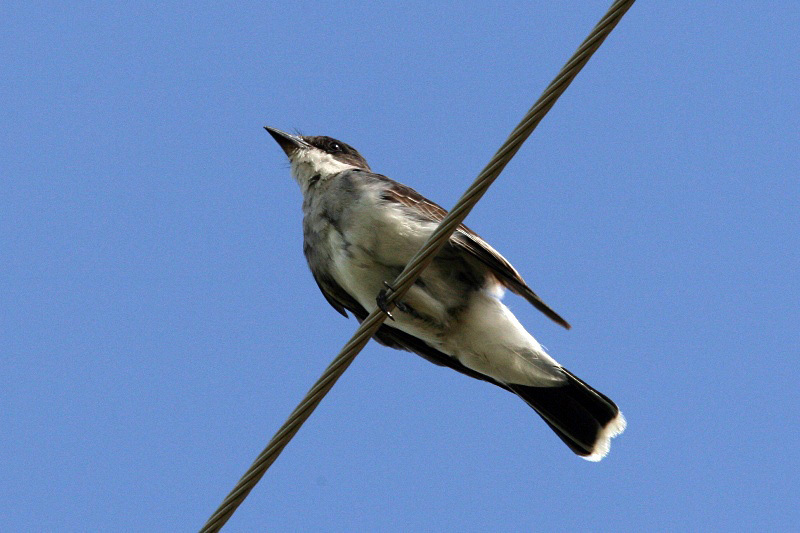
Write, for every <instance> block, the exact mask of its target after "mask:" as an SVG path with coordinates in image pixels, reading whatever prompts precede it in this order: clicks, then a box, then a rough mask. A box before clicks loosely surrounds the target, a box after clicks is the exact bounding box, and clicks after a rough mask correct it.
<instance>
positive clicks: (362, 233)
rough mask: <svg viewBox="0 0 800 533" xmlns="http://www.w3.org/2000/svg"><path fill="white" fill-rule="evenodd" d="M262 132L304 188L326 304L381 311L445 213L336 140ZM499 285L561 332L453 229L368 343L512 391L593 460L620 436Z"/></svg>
mask: <svg viewBox="0 0 800 533" xmlns="http://www.w3.org/2000/svg"><path fill="white" fill-rule="evenodd" d="M266 130H267V131H268V132H269V133H270V134H271V135H272V137H273V138H274V139H275V140H276V141H277V142H278V144H279V145H280V147H281V148H282V149H283V151H284V152H285V153H286V155H287V156H288V157H289V161H290V162H291V172H292V177H293V178H294V179H295V180H296V181H297V183H298V184H299V185H300V189H301V190H302V192H303V214H304V216H303V251H304V253H305V256H306V259H307V260H308V265H309V267H310V268H311V272H312V274H313V275H314V279H315V280H316V282H317V284H318V285H319V288H320V290H321V291H322V294H323V295H324V296H325V299H326V300H328V303H330V304H331V305H332V306H333V308H334V309H336V310H337V311H338V312H339V313H341V314H342V315H344V316H345V317H346V316H347V311H350V312H351V313H352V314H353V315H355V317H356V318H357V319H358V320H359V321H362V320H364V319H365V318H366V317H367V315H368V314H369V313H370V312H372V311H374V310H375V309H376V308H381V309H384V310H386V309H385V307H384V304H383V301H382V297H383V295H385V292H383V291H384V289H385V286H386V283H387V282H389V281H391V280H394V279H395V278H396V277H397V275H398V274H399V273H400V272H401V271H402V269H403V267H404V266H405V265H406V263H407V262H408V261H409V259H410V258H411V256H412V255H413V254H414V253H415V252H416V251H417V250H418V249H419V248H420V247H421V246H422V244H423V243H424V242H425V241H426V240H427V238H428V237H429V236H430V234H431V233H432V232H433V230H434V229H435V228H436V226H437V225H438V223H439V222H440V221H441V220H442V218H444V216H445V215H446V214H447V212H446V211H445V210H444V209H442V208H441V207H439V206H438V205H436V204H435V203H433V202H431V201H430V200H428V199H426V198H424V197H423V196H422V195H420V194H419V193H418V192H416V191H415V190H414V189H411V188H410V187H407V186H405V185H402V184H400V183H397V182H396V181H392V180H391V179H389V178H387V177H386V176H382V175H380V174H375V173H373V172H372V171H371V169H370V167H369V165H368V164H367V161H366V160H365V159H364V157H362V156H361V154H359V153H358V152H357V151H356V150H355V149H354V148H353V147H352V146H350V145H348V144H345V143H343V142H342V141H338V140H336V139H332V138H331V137H324V136H319V137H309V136H301V135H290V134H288V133H285V132H283V131H280V130H277V129H274V128H269V127H267V128H266ZM504 289H508V290H510V291H512V292H514V293H516V294H518V295H520V296H522V297H523V298H525V299H526V300H528V301H529V302H530V303H531V304H533V306H534V307H536V308H537V309H538V310H540V311H541V312H543V313H544V314H545V315H547V316H548V317H549V318H551V319H552V320H553V321H555V322H556V323H557V324H560V325H561V326H563V327H565V328H569V324H567V322H566V321H565V320H564V319H563V318H561V317H560V316H559V315H558V314H557V313H556V312H555V311H553V310H552V309H550V307H548V306H547V304H545V303H544V302H543V301H542V300H541V298H539V297H538V296H537V295H536V293H534V292H533V291H532V290H531V289H530V288H529V287H528V285H527V284H526V283H525V281H524V280H523V279H522V277H521V276H520V275H519V273H518V272H517V271H516V270H515V269H514V267H513V266H511V264H510V263H509V262H508V261H506V260H505V258H503V256H501V255H500V254H499V253H498V252H497V251H495V249H494V248H492V247H491V246H489V244H488V243H487V242H486V241H484V240H483V239H482V238H480V237H479V236H478V235H477V234H476V233H475V232H473V231H472V230H470V229H469V228H467V227H466V226H464V225H461V226H459V228H458V229H457V230H456V232H455V233H454V234H453V235H452V237H450V240H449V242H448V243H447V244H445V246H444V247H443V248H442V249H441V251H440V252H439V253H438V254H437V255H436V257H435V258H434V260H433V262H432V263H431V264H430V265H429V266H428V267H427V268H426V269H425V270H424V271H423V272H422V275H421V276H420V277H419V278H418V279H417V281H416V283H415V284H414V285H413V286H412V287H411V289H410V290H409V291H408V292H407V293H406V294H405V296H403V297H402V298H401V299H400V300H397V301H396V302H395V306H396V307H395V309H394V310H393V311H392V313H393V314H392V315H391V317H392V319H393V320H391V321H389V320H387V322H385V323H384V324H383V325H382V326H381V327H380V329H379V330H378V331H377V333H375V337H374V338H375V339H376V340H377V341H378V342H380V343H381V344H384V345H386V346H390V347H392V348H398V349H401V350H407V351H410V352H414V353H416V354H419V355H421V356H422V357H424V358H425V359H427V360H429V361H431V362H433V363H435V364H437V365H442V366H447V367H450V368H452V369H454V370H457V371H458V372H461V373H463V374H466V375H468V376H470V377H473V378H477V379H481V380H484V381H488V382H489V383H493V384H495V385H497V386H498V387H502V388H504V389H506V390H508V391H511V392H513V393H515V394H516V395H517V396H519V397H520V398H522V399H523V400H524V401H525V402H526V403H527V404H528V405H530V406H531V407H533V408H534V409H535V410H536V412H537V413H538V414H539V416H541V417H542V418H543V419H544V421H545V422H547V424H548V425H549V426H550V428H551V429H552V430H553V431H555V432H556V434H557V435H558V436H559V437H560V438H561V440H563V441H564V442H565V443H566V444H567V446H569V447H570V449H571V450H572V451H573V452H575V453H576V454H578V455H580V456H581V457H583V458H585V459H588V460H590V461H599V460H600V459H602V458H603V457H604V456H605V455H606V454H607V453H608V450H609V446H610V441H611V438H612V437H615V436H616V435H618V434H620V433H621V432H622V431H623V430H624V429H625V418H624V417H623V416H622V413H621V412H620V410H619V409H618V408H617V406H616V405H615V404H614V402H612V401H611V400H610V399H608V398H607V397H606V396H605V395H603V394H601V393H600V392H598V391H596V390H595V389H593V388H592V387H590V386H589V385H587V384H586V383H584V382H583V381H582V380H581V379H579V378H578V377H576V376H575V375H574V374H572V373H571V372H569V371H568V370H567V369H565V368H564V367H562V366H561V365H560V364H558V363H557V362H556V361H555V359H553V358H552V357H550V356H549V355H548V354H547V353H546V352H545V350H544V349H543V348H542V346H541V345H540V344H539V343H538V342H537V341H536V339H534V338H533V337H532V336H531V335H530V334H529V333H528V332H527V331H526V330H525V328H523V327H522V324H520V323H519V321H518V320H517V318H516V317H515V316H514V315H513V314H512V313H511V311H510V310H509V309H508V307H506V306H505V305H503V303H502V302H501V301H500V297H501V296H502V293H503V290H504Z"/></svg>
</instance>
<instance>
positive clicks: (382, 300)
mask: <svg viewBox="0 0 800 533" xmlns="http://www.w3.org/2000/svg"><path fill="white" fill-rule="evenodd" d="M383 284H384V285H385V286H386V288H385V289H381V292H379V293H378V297H377V298H376V299H375V300H376V301H377V302H378V309H380V310H381V311H383V312H384V313H386V316H388V317H389V318H390V319H392V320H394V316H392V313H391V312H390V311H389V304H388V302H387V301H386V298H387V296H388V295H389V291H393V290H394V287H392V286H391V285H389V283H387V282H386V281H384V282H383Z"/></svg>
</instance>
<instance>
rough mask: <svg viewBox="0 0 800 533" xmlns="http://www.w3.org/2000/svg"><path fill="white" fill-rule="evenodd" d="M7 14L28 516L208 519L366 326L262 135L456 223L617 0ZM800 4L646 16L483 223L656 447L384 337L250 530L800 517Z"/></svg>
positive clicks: (1, 76)
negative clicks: (347, 166)
mask: <svg viewBox="0 0 800 533" xmlns="http://www.w3.org/2000/svg"><path fill="white" fill-rule="evenodd" d="M530 4H532V3H529V2H519V3H509V4H504V5H494V4H490V3H483V2H481V3H443V4H435V5H431V4H428V3H407V4H405V5H404V6H403V7H400V6H394V7H393V6H389V5H383V6H376V5H375V4H373V3H347V4H342V3H337V4H330V5H320V4H316V3H306V2H289V3H287V2H281V3H277V4H271V5H267V4H264V3H261V2H238V3H236V4H235V5H226V6H222V5H218V4H216V3H192V4H183V5H179V4H169V5H167V6H158V7H156V6H154V5H152V4H139V3H128V4H125V5H119V4H116V3H103V2H100V3H73V4H65V3H47V2H43V3H33V2H25V3H19V2H5V3H4V4H3V6H2V7H0V21H2V22H0V26H1V27H2V31H0V49H2V50H3V53H2V55H0V93H1V94H2V101H3V105H2V106H0V112H1V113H2V124H3V128H2V129H1V130H0V176H2V187H1V188H0V258H2V260H1V261H0V285H2V292H1V294H2V297H1V298H0V361H1V364H2V366H1V367H0V369H2V371H0V391H1V392H0V428H2V430H0V448H2V449H3V450H4V451H3V453H2V454H0V472H2V477H3V479H4V485H5V487H6V492H5V494H4V497H3V498H2V499H0V514H2V516H3V517H4V527H5V528H7V529H8V530H9V531H33V530H60V531H69V530H84V531H86V530H107V531H109V530H113V531H192V530H196V529H197V528H199V527H200V526H201V525H202V524H203V522H204V521H205V520H206V518H207V517H208V516H209V515H210V513H211V512H212V511H213V510H214V509H215V508H216V507H217V505H218V504H219V503H220V501H221V500H222V498H223V497H224V496H225V495H226V494H227V492H228V491H229V490H230V489H231V488H232V486H233V484H234V483H235V482H236V481H237V480H238V478H239V477H240V475H241V474H242V473H243V472H244V471H245V470H246V468H247V467H248V466H249V465H250V463H251V461H252V460H253V459H254V458H255V456H256V455H257V454H258V453H259V451H260V450H261V449H262V448H263V446H264V445H265V444H266V442H267V441H268V440H269V438H270V437H271V435H272V434H273V432H274V431H275V430H276V429H277V428H278V427H279V426H280V424H281V423H282V422H283V421H284V420H285V418H286V416H287V415H288V414H289V413H290V412H291V410H292V409H293V408H294V406H295V405H296V403H297V402H298V401H299V400H300V399H301V398H302V396H303V395H304V394H305V392H306V391H307V389H308V388H309V387H310V386H311V384H312V383H313V382H314V380H315V379H316V378H317V377H318V375H319V374H320V373H321V372H322V370H323V369H324V367H325V366H326V365H327V363H328V362H329V361H330V360H331V359H332V358H333V356H334V355H335V354H336V353H337V352H338V350H339V349H340V348H341V346H342V345H343V344H344V342H345V341H346V340H347V339H348V338H349V337H350V335H351V334H352V332H353V331H354V329H355V328H356V323H355V321H354V320H352V319H351V320H345V319H344V318H342V317H341V316H339V315H338V314H337V313H335V312H334V311H333V309H331V308H330V307H329V306H328V304H327V303H326V302H325V300H324V299H323V297H322V296H321V295H320V294H319V293H318V290H317V287H316V286H315V284H314V281H313V279H312V278H311V275H310V274H309V272H308V270H307V268H306V265H305V260H304V258H303V255H302V248H301V242H302V240H301V239H302V237H301V225H300V223H301V212H300V193H299V190H298V188H297V186H296V184H295V183H293V182H292V181H291V179H290V178H289V175H288V167H287V164H286V161H285V157H284V155H283V153H282V152H281V151H280V150H279V148H278V147H277V145H275V143H274V141H272V139H271V138H270V137H269V136H268V135H267V134H266V133H265V132H264V131H263V130H262V129H261V128H262V126H264V125H272V126H275V127H278V128H281V129H286V130H293V129H295V128H296V129H299V130H300V131H302V132H304V133H306V134H325V135H331V136H334V137H337V138H340V139H342V140H344V141H346V142H348V143H350V144H352V145H354V146H355V147H357V148H358V149H359V150H360V151H361V152H362V153H363V154H364V155H365V156H366V158H367V159H368V160H369V162H370V164H371V166H372V168H373V169H374V170H375V171H377V172H380V173H383V174H386V175H388V176H390V177H393V178H394V179H397V180H399V181H402V182H404V183H407V184H409V185H411V186H413V187H415V188H416V189H418V190H419V191H420V192H422V193H423V194H425V195H426V196H428V197H430V198H431V199H433V200H435V201H437V202H439V203H441V204H442V205H444V206H450V205H452V204H453V203H454V202H455V200H456V199H457V198H458V197H459V196H460V194H461V193H462V192H463V190H464V189H465V188H466V187H467V185H468V184H469V183H470V182H471V181H472V180H473V178H474V177H475V175H476V174H477V173H478V171H479V170H480V169H481V168H482V167H483V165H484V164H485V163H486V162H487V161H488V159H489V158H490V157H491V155H492V154H493V153H494V151H495V150H496V149H497V147H499V145H500V144H501V143H502V141H503V140H504V139H505V137H506V136H507V135H508V133H509V132H510V131H511V129H512V128H513V127H514V126H515V125H516V124H517V121H518V120H519V119H520V118H521V117H522V115H523V114H524V112H525V111H526V110H527V109H528V107H529V106H530V105H531V104H532V103H533V102H534V100H535V99H536V97H538V95H539V94H540V93H541V91H542V90H543V89H544V87H545V86H546V84H547V83H548V82H549V81H550V80H551V79H552V77H553V76H554V75H555V73H556V72H557V71H558V69H559V68H560V67H561V66H562V64H563V63H564V61H565V60H566V59H567V58H568V57H569V55H570V54H572V52H573V51H574V50H575V48H576V47H577V45H578V44H579V43H580V41H581V40H582V39H583V38H584V37H585V36H586V34H587V33H588V32H589V30H590V29H591V27H592V26H593V25H594V24H595V22H596V21H597V20H598V19H599V18H600V17H601V16H602V14H603V13H604V12H605V10H606V9H607V7H608V5H609V3H608V2H594V1H592V2H568V3H562V2H537V3H533V5H530ZM798 27H800V4H798V3H797V2H771V3H769V5H768V6H766V7H765V6H763V5H758V6H757V5H756V3H752V4H746V3H730V2H702V3H700V2H640V3H638V4H637V5H635V6H634V7H633V8H632V9H631V11H630V12H629V13H628V14H627V15H626V17H625V18H624V19H623V20H622V22H621V24H620V25H619V26H618V27H617V29H616V30H615V32H614V33H613V34H612V35H611V37H610V38H609V39H608V41H607V42H606V43H605V44H604V45H603V47H602V48H601V49H600V51H599V52H598V53H597V54H596V55H595V57H594V58H593V59H592V61H591V62H590V63H589V64H588V66H587V67H586V68H585V69H584V71H583V72H582V73H581V74H580V75H579V77H578V78H577V80H576V81H575V82H574V83H573V85H572V86H571V87H570V88H569V90H568V91H567V93H566V94H565V95H564V96H563V97H562V98H561V100H560V101H559V102H558V103H557V104H556V106H555V107H554V108H553V110H552V111H551V112H550V114H549V115H548V116H547V118H546V119H545V120H544V121H543V122H542V124H541V125H540V127H539V128H538V130H537V131H536V132H535V133H534V135H533V136H532V137H531V138H530V139H529V141H528V142H527V143H526V145H525V146H524V147H523V148H522V150H521V151H520V152H519V154H518V155H517V156H516V158H515V159H514V160H513V161H512V162H511V164H510V165H509V166H508V167H507V169H506V171H505V172H504V173H503V175H502V176H501V177H500V179H499V180H498V181H497V182H496V184H495V185H494V186H493V188H492V189H491V190H490V191H489V193H488V194H487V195H486V197H485V198H484V199H483V200H482V202H481V203H480V205H479V206H478V207H477V208H476V209H475V211H474V212H473V213H472V214H471V215H470V217H469V218H468V220H467V223H468V225H470V226H471V227H472V228H473V229H475V230H476V231H477V232H479V233H480V234H481V235H483V236H484V237H485V238H486V239H487V240H489V241H490V242H492V244H493V245H494V246H495V247H496V248H497V249H499V250H500V251H501V252H502V253H503V254H504V255H505V256H506V257H507V258H508V259H509V260H510V261H511V262H512V263H514V265H515V266H516V267H517V269H518V270H520V272H521V273H522V275H523V276H524V277H525V278H526V279H527V280H528V281H529V283H530V284H531V286H532V287H533V289H534V290H536V291H537V292H538V293H539V294H540V295H541V296H542V297H543V298H544V299H545V301H547V302H548V303H549V304H550V305H551V306H553V308H554V309H556V310H557V311H558V312H559V313H560V314H562V315H563V316H564V317H565V318H566V319H567V320H569V321H570V322H571V323H572V325H573V329H572V330H571V331H564V330H562V329H560V328H559V327H557V326H555V325H554V324H552V323H550V322H549V321H548V320H547V319H546V318H545V317H544V316H542V315H540V314H539V313H538V312H537V311H536V310H535V309H533V308H531V307H530V306H529V305H528V304H527V303H526V302H525V301H524V300H522V299H521V298H518V297H515V296H513V295H509V296H507V297H506V302H507V303H508V305H509V306H510V307H511V308H512V309H513V310H514V312H515V313H516V314H517V316H518V317H519V318H520V320H521V321H522V323H523V324H525V325H526V327H527V328H528V329H529V330H530V331H531V332H532V333H533V334H534V335H535V336H536V337H537V338H538V339H539V340H540V341H541V342H542V343H543V344H544V345H545V346H547V347H548V349H549V350H550V352H551V353H552V354H553V355H554V356H555V357H556V358H558V359H559V360H560V361H561V362H562V363H563V364H564V365H565V366H567V367H568V368H570V369H571V370H572V371H573V372H575V373H576V374H578V375H579V376H581V377H582V378H584V379H585V380H586V381H588V382H589V383H591V384H592V385H594V386H595V387H597V388H598V389H600V390H601V391H603V392H605V393H607V394H608V395H609V396H611V397H612V398H613V399H614V400H615V401H616V402H617V403H618V404H619V405H620V407H621V408H622V410H623V411H624V413H625V415H626V417H627V419H628V422H629V427H628V430H627V432H626V433H625V434H624V435H623V436H621V437H620V438H618V439H616V440H615V441H614V445H613V446H612V450H611V454H610V455H609V457H608V458H607V459H606V460H604V461H603V462H601V463H599V464H593V463H587V462H585V461H582V460H580V459H578V458H576V457H574V456H573V455H572V454H571V453H570V452H569V451H568V450H567V448H566V447H565V446H563V445H562V444H561V442H560V441H559V440H558V439H557V438H556V437H555V436H554V435H553V434H552V433H551V432H550V430H549V429H547V427H546V426H545V425H544V424H543V423H542V421H541V420H540V419H539V418H538V416H536V414H535V413H534V412H533V411H532V410H530V409H529V408H527V407H526V406H525V405H524V404H523V403H522V402H521V401H519V400H518V399H517V398H515V397H513V396H512V395H510V394H508V393H507V392H505V391H503V390H500V389H498V388H495V387H492V386H490V385H488V384H485V383H481V382H477V381H474V380H470V379H468V378H466V377H464V376H461V375H459V374H456V373H454V372H452V371H448V370H446V369H441V368H438V367H435V366H433V365H431V364H429V363H427V362H425V361H423V360H422V359H420V358H418V357H416V356H414V355H411V354H407V353H404V352H396V351H391V350H388V349H386V348H383V347H380V346H377V345H376V344H374V343H371V344H370V345H369V346H368V347H367V348H366V349H365V350H364V352H362V354H361V355H360V356H359V357H358V358H357V359H356V361H355V363H354V364H353V366H352V367H351V368H350V369H349V370H348V372H347V373H346V374H345V375H344V377H343V378H342V379H341V380H340V382H339V383H338V384H337V385H336V387H335V388H334V389H333V391H332V392H331V393H330V394H329V395H328V397H327V398H326V399H325V400H324V402H323V403H322V405H321V406H320V408H319V409H318V410H317V412H316V413H315V414H314V415H313V416H312V418H311V419H310V420H309V422H308V423H307V424H306V425H305V426H304V427H303V428H302V429H301V431H300V432H299V433H298V435H297V436H296V437H295V439H294V440H293V441H292V443H291V444H290V445H289V446H288V447H287V449H286V450H285V451H284V453H283V455H281V457H280V458H279V459H278V461H277V462H276V463H275V464H274V466H273V467H272V469H271V470H270V471H269V472H268V473H267V475H266V476H265V477H264V478H263V479H262V481H261V483H260V484H259V485H258V486H257V487H256V489H255V490H254V491H253V492H252V493H251V494H250V496H249V498H248V499H247V500H246V501H245V503H244V504H243V505H242V506H241V507H240V508H239V510H238V511H237V513H236V514H235V515H234V516H233V518H232V519H231V521H230V522H229V524H228V528H227V530H228V531H256V530H270V531H281V530H298V531H303V530H306V531H313V530H319V529H324V530H328V531H354V530H384V531H408V530H419V531H425V530H428V531H434V530H435V531H486V530H493V531H524V530H577V529H582V530H586V529H592V530H597V529H606V528H608V529H613V530H617V531H636V530H638V531H641V530H643V529H647V530H675V529H706V530H708V529H718V530H722V529H725V530H737V529H741V530H752V529H788V528H789V527H790V526H792V525H794V526H796V524H797V522H798V520H800V514H798V511H797V500H798V488H797V483H798V482H797V479H798V476H800V461H799V460H798V453H797V449H798V445H800V436H799V435H800V433H798V431H797V429H796V427H795V426H796V423H797V420H798V416H799V415H800V409H799V407H800V400H799V399H798V398H800V397H799V396H798V392H797V385H796V384H797V381H798V366H799V363H798V355H800V354H799V352H800V350H799V349H798V348H799V346H800V327H798V324H800V309H799V308H800V281H798V274H797V272H798V270H799V269H800V268H799V267H800V182H799V181H798V175H800V156H799V155H798V152H799V151H798V124H800V120H799V119H800V105H798V102H799V101H800V100H799V99H798V94H800V68H798V59H797V58H798V57H800V39H799V38H798V37H797V28H798Z"/></svg>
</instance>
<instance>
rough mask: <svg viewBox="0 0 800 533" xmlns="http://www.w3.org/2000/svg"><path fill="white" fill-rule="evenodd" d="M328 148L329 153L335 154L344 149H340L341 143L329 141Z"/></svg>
mask: <svg viewBox="0 0 800 533" xmlns="http://www.w3.org/2000/svg"><path fill="white" fill-rule="evenodd" d="M329 150H330V151H331V153H334V154H337V153H339V152H344V149H342V145H341V144H339V143H331V145H330V147H329Z"/></svg>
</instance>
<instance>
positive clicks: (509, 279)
mask: <svg viewBox="0 0 800 533" xmlns="http://www.w3.org/2000/svg"><path fill="white" fill-rule="evenodd" d="M375 176H376V177H378V178H380V179H381V180H386V181H387V182H388V183H389V185H390V186H389V187H388V188H387V189H386V190H385V192H384V195H383V199H384V200H385V201H388V202H396V203H399V204H402V205H404V206H406V207H408V208H410V212H411V213H414V214H416V215H417V216H418V217H419V218H421V219H423V220H427V221H434V222H441V220H442V219H443V218H444V217H445V216H446V215H447V211H446V210H444V209H443V208H442V207H441V206H439V205H437V204H435V203H434V202H431V201H430V200H428V199H427V198H425V197H424V196H422V195H421V194H419V193H418V192H417V191H415V190H414V189H412V188H411V187H407V186H405V185H403V184H401V183H397V182H396V181H393V180H391V179H389V178H387V177H385V176H380V175H375ZM450 245H452V246H454V247H456V248H458V249H460V250H463V251H465V252H467V253H468V254H469V255H471V256H472V257H474V258H475V259H477V260H478V261H480V262H481V263H483V264H484V265H486V266H487V267H488V268H489V270H490V271H491V273H492V274H493V275H494V277H495V278H497V280H498V281H499V282H500V283H501V284H503V286H505V287H506V288H507V289H509V290H510V291H511V292H513V293H515V294H518V295H520V296H522V297H523V298H525V299H526V300H528V302H530V303H531V304H532V305H533V306H534V307H535V308H536V309H538V310H539V311H541V312H542V313H544V314H545V315H547V316H548V317H549V318H550V319H551V320H553V321H554V322H556V323H557V324H560V325H561V326H563V327H565V328H567V329H569V328H570V325H569V323H568V322H567V321H566V320H564V319H563V318H562V317H561V316H560V315H559V314H558V313H556V312H555V311H553V310H552V309H551V308H550V307H549V306H548V305H547V304H546V303H544V302H543V301H542V299H541V298H539V296H538V295H537V294H536V293H535V292H533V290H531V288H530V287H528V284H527V283H525V280H524V279H522V276H520V275H519V272H517V270H516V269H515V268H514V267H513V266H511V263H509V262H508V261H507V260H506V258H505V257H503V256H502V255H500V253H499V252H498V251H497V250H495V249H494V248H492V247H491V246H490V245H489V243H487V242H486V241H484V240H483V239H482V238H481V237H480V236H479V235H478V234H477V233H475V232H474V231H472V230H471V229H469V228H468V227H466V226H465V225H463V224H461V225H459V226H458V229H457V230H456V231H455V232H454V233H453V235H452V237H450Z"/></svg>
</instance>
